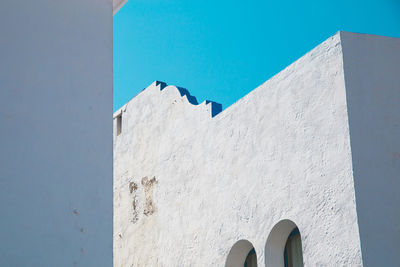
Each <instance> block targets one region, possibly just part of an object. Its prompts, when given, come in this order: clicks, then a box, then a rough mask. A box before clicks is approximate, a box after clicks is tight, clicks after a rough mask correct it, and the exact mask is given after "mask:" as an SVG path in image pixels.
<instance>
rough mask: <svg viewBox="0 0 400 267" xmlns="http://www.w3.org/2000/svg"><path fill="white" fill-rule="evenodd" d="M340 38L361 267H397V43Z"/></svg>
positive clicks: (399, 261) (363, 36)
mask: <svg viewBox="0 0 400 267" xmlns="http://www.w3.org/2000/svg"><path fill="white" fill-rule="evenodd" d="M341 35H342V37H341V38H342V40H343V54H344V69H345V80H346V92H347V103H348V110H349V122H350V137H351V149H352V155H353V169H354V183H355V190H356V200H357V211H358V212H357V214H358V222H359V226H360V238H361V247H362V254H363V262H364V266H399V265H400V253H399V252H400V242H399V240H400V226H399V221H400V208H399V204H400V194H399V189H400V39H398V38H389V37H382V36H371V35H366V34H350V33H346V32H344V33H342V34H341Z"/></svg>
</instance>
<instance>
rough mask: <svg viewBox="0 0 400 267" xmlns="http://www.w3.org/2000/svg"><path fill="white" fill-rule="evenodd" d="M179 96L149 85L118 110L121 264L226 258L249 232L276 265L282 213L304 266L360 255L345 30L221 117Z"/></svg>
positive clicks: (203, 262)
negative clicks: (274, 238) (275, 238)
mask: <svg viewBox="0 0 400 267" xmlns="http://www.w3.org/2000/svg"><path fill="white" fill-rule="evenodd" d="M350 36H352V35H350ZM371 38H373V37H371ZM346 40H347V39H346ZM349 40H350V41H349V42H351V39H349ZM266 64H268V63H266ZM346 78H347V77H346ZM161 89H162V90H161ZM181 95H182V93H180V91H179V90H178V89H177V88H176V87H174V86H167V87H165V88H163V84H159V83H153V84H152V85H151V86H149V88H147V89H146V90H144V91H143V92H141V93H140V94H139V95H138V96H136V97H135V98H133V99H132V100H131V101H130V102H128V103H127V105H126V106H124V107H123V108H122V109H121V110H120V111H118V112H117V113H115V116H118V115H119V114H122V132H121V134H120V135H119V136H115V137H114V149H115V153H114V160H115V161H114V265H115V266H118V267H119V266H224V265H225V263H226V260H227V256H228V253H229V251H230V249H231V248H232V246H233V245H234V244H235V243H236V242H237V241H239V240H242V239H243V240H248V241H250V243H251V244H253V246H254V247H255V250H256V253H257V256H258V265H259V266H265V262H267V266H274V267H275V266H279V265H271V264H269V263H270V262H268V259H265V246H266V241H267V238H268V236H269V234H270V232H271V230H272V229H273V227H274V226H275V225H276V224H277V223H278V222H280V221H281V220H285V219H288V220H290V221H292V222H294V223H295V224H296V225H297V226H298V228H299V229H300V233H301V235H302V242H303V253H304V263H305V266H361V265H362V256H361V247H360V238H359V229H358V223H357V211H356V203H355V193H354V181H353V166H352V154H351V147H350V134H349V122H348V109H347V100H346V90H345V80H344V71H343V54H342V43H341V34H340V33H338V34H336V35H335V36H333V37H331V38H329V39H328V40H327V41H325V42H324V43H322V44H321V45H319V46H318V47H316V48H315V49H313V50H312V51H311V52H309V53H307V54H306V55H305V56H303V57H302V58H300V59H299V60H298V61H296V62H295V63H293V64H292V65H290V66H289V67H287V68H286V69H285V70H283V71H282V72H280V73H279V74H277V75H276V76H275V77H273V78H272V79H270V80H268V81H267V82H266V83H264V84H262V85H261V86H260V87H258V88H257V89H255V90H254V91H252V92H251V93H250V94H248V95H247V96H245V97H244V98H242V99H241V100H239V101H238V102H237V103H235V104H234V105H233V106H231V107H229V108H228V109H226V110H224V111H222V112H221V113H220V114H218V115H216V116H214V117H211V114H210V113H211V112H210V109H211V105H212V104H208V105H206V104H205V103H203V104H200V105H193V104H191V103H189V102H188V100H187V96H183V97H182V96H181ZM190 99H192V98H191V97H190ZM191 102H193V100H192V101H191ZM115 121H116V119H115ZM284 222H286V221H284ZM287 225H289V226H290V225H293V223H291V222H290V223H288V224H287ZM278 228H279V227H278ZM283 228H285V227H283ZM283 228H281V229H279V231H283V230H282V229H283ZM274 229H276V228H274ZM279 231H278V232H279ZM275 233H276V232H275ZM242 244H247V245H246V246H243V247H248V243H247V242H243V243H242ZM375 266H376V265H375Z"/></svg>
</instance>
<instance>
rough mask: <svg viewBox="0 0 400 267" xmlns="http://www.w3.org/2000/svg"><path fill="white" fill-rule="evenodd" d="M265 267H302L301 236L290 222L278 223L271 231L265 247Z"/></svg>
mask: <svg viewBox="0 0 400 267" xmlns="http://www.w3.org/2000/svg"><path fill="white" fill-rule="evenodd" d="M265 265H266V266H267V267H303V252H302V245H301V235H300V231H299V229H298V228H297V226H296V224H295V223H294V222H292V221H290V220H282V221H280V222H278V223H277V224H276V225H275V226H274V227H273V228H272V230H271V233H270V234H269V236H268V239H267V243H266V245H265Z"/></svg>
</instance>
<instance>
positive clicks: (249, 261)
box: [244, 248, 257, 267]
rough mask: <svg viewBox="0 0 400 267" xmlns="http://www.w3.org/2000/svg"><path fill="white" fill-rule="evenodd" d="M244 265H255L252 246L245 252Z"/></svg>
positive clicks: (254, 266)
mask: <svg viewBox="0 0 400 267" xmlns="http://www.w3.org/2000/svg"><path fill="white" fill-rule="evenodd" d="M244 267H257V255H256V251H255V250H254V248H253V249H252V250H250V252H249V254H247V257H246V260H245V261H244Z"/></svg>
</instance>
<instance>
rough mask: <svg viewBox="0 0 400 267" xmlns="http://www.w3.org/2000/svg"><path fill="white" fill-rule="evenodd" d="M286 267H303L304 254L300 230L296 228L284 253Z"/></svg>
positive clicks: (288, 240) (290, 235)
mask: <svg viewBox="0 0 400 267" xmlns="http://www.w3.org/2000/svg"><path fill="white" fill-rule="evenodd" d="M283 258H284V261H285V267H303V252H302V249H301V236H300V232H299V228H297V227H296V228H295V229H294V230H293V231H292V232H291V233H290V234H289V236H288V239H287V241H286V245H285V251H284V253H283Z"/></svg>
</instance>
